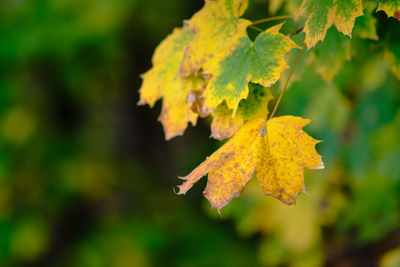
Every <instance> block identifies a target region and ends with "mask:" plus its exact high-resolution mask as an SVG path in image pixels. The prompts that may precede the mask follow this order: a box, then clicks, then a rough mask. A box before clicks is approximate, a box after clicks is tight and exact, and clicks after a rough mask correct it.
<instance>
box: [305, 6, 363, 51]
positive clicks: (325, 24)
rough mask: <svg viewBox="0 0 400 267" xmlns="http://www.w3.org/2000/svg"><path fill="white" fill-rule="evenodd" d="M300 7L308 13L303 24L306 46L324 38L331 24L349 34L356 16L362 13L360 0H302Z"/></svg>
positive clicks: (310, 45) (311, 45)
mask: <svg viewBox="0 0 400 267" xmlns="http://www.w3.org/2000/svg"><path fill="white" fill-rule="evenodd" d="M301 9H302V10H303V12H304V13H306V14H307V15H309V18H308V19H307V21H306V24H305V26H304V32H305V33H306V40H305V43H306V44H307V46H308V47H313V46H314V45H315V44H316V43H317V42H318V41H322V40H324V38H325V34H326V31H327V30H328V29H329V28H330V27H331V26H332V25H335V26H336V28H337V29H338V30H339V31H340V32H342V33H343V34H345V35H349V36H351V32H352V29H353V26H354V21H355V19H356V17H358V16H361V15H363V12H362V0H304V2H303V5H302V7H301Z"/></svg>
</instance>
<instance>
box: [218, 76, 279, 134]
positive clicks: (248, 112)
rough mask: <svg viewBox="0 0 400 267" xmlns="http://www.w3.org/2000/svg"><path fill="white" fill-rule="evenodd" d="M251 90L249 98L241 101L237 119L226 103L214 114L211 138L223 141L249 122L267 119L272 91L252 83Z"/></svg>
mask: <svg viewBox="0 0 400 267" xmlns="http://www.w3.org/2000/svg"><path fill="white" fill-rule="evenodd" d="M249 88H250V92H249V96H248V97H247V99H243V100H242V101H240V103H239V108H238V111H237V113H236V116H235V117H233V116H232V110H230V109H228V107H227V106H226V104H225V102H224V103H222V104H220V105H219V106H218V107H217V108H216V109H215V110H214V111H213V112H212V114H211V115H212V117H213V120H212V123H211V136H212V137H213V138H215V139H218V140H222V139H225V138H228V137H231V136H232V135H233V134H235V133H236V132H237V131H238V130H239V129H240V127H241V126H242V125H243V123H245V122H246V121H247V120H251V119H255V118H266V117H267V115H268V103H269V101H270V100H271V99H272V94H271V91H270V89H269V88H266V87H264V86H262V85H259V84H254V83H250V84H249Z"/></svg>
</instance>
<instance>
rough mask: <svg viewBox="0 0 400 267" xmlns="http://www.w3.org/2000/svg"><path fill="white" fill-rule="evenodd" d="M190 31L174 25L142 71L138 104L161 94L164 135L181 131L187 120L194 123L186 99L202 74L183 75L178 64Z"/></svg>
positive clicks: (199, 83) (189, 105) (180, 132)
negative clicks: (171, 31) (148, 68)
mask: <svg viewBox="0 0 400 267" xmlns="http://www.w3.org/2000/svg"><path fill="white" fill-rule="evenodd" d="M192 38H193V33H192V32H191V31H190V30H189V29H187V28H182V29H175V30H174V32H173V33H172V34H171V35H169V36H168V37H167V38H166V39H165V40H164V41H163V42H162V43H161V44H160V45H159V46H158V47H157V49H156V51H155V53H154V56H153V60H152V61H153V68H152V69H150V70H149V71H148V72H146V73H145V74H143V84H142V87H141V89H140V102H139V103H140V104H149V105H150V106H153V105H154V103H155V102H156V101H157V100H158V99H159V98H163V104H162V111H161V115H160V117H159V120H160V121H161V123H162V124H163V126H164V131H165V138H166V139H170V138H172V137H174V136H177V135H182V134H183V132H184V131H185V129H186V127H187V124H188V122H191V123H192V124H193V125H195V124H196V120H197V114H196V113H194V112H193V111H192V110H191V105H192V103H190V102H189V101H187V98H188V95H189V94H190V92H191V91H195V90H200V88H201V87H202V86H203V80H202V78H199V77H197V78H195V77H189V78H182V77H180V76H179V75H178V74H179V66H180V63H181V60H182V58H183V51H184V48H185V47H186V45H187V44H188V43H189V42H190V40H192Z"/></svg>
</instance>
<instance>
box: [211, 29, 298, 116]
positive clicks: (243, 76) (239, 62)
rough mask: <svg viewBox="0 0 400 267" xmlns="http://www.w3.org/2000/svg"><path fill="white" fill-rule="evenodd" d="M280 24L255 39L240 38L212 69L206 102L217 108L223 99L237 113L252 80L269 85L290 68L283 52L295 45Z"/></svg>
mask: <svg viewBox="0 0 400 267" xmlns="http://www.w3.org/2000/svg"><path fill="white" fill-rule="evenodd" d="M280 28H281V25H277V26H274V27H272V28H270V29H268V30H266V31H264V32H262V33H260V34H259V35H258V36H257V37H256V39H255V41H254V42H252V41H251V40H250V39H249V38H248V37H247V36H245V37H242V38H240V42H239V43H238V44H237V46H236V47H235V49H234V50H233V51H232V52H231V53H230V54H229V55H228V56H227V57H226V58H224V59H223V60H222V61H220V62H219V63H218V64H216V65H215V66H214V67H213V68H211V69H210V70H211V73H212V77H211V79H210V80H209V82H208V84H207V87H206V89H205V91H204V94H203V96H204V105H205V107H206V108H207V109H209V110H214V109H215V108H216V107H217V106H218V105H219V104H221V103H222V102H223V101H224V100H225V102H226V105H227V107H228V108H229V109H232V110H233V116H234V115H235V114H236V111H237V108H238V105H239V102H240V100H242V99H245V98H247V96H248V92H249V89H248V84H249V82H253V83H258V84H261V85H263V86H265V87H270V86H271V85H272V84H274V83H275V82H276V81H277V80H278V79H279V77H280V74H281V72H282V71H283V70H284V69H286V68H287V67H288V65H287V63H286V61H285V59H284V55H285V54H286V53H287V52H288V51H289V50H291V49H292V48H294V47H295V46H296V44H295V43H294V42H293V41H292V40H291V39H290V38H289V37H287V36H285V35H283V34H281V33H279V29H280Z"/></svg>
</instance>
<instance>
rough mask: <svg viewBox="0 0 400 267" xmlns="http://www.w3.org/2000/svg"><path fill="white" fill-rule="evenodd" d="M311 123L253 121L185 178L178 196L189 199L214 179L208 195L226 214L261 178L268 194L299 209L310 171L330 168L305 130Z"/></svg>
mask: <svg viewBox="0 0 400 267" xmlns="http://www.w3.org/2000/svg"><path fill="white" fill-rule="evenodd" d="M309 121H310V120H307V119H303V118H301V117H294V116H282V117H276V118H272V119H270V120H268V121H265V120H264V119H263V118H257V119H254V120H251V121H248V122H247V123H246V124H244V125H243V127H242V128H241V129H240V130H239V131H238V132H237V133H236V134H235V135H234V136H233V137H232V138H231V139H230V140H229V141H228V142H227V143H226V144H224V145H223V146H222V147H221V148H220V149H218V150H217V151H216V152H214V153H213V154H212V155H211V156H210V157H208V158H207V159H206V160H205V161H204V162H203V163H201V164H200V165H199V166H198V167H197V168H196V169H194V170H193V171H192V172H191V173H190V174H189V175H187V176H185V177H181V179H183V180H186V181H185V182H184V183H183V184H182V185H180V186H179V187H178V188H179V192H178V194H185V193H186V192H187V191H188V190H189V189H190V188H191V187H192V186H193V185H194V184H195V183H196V182H197V181H198V180H199V179H200V178H202V177H203V176H204V175H206V174H208V182H207V186H206V189H205V190H204V192H203V194H204V196H205V197H206V198H207V199H208V200H209V201H210V203H211V205H212V206H213V207H215V208H217V209H218V212H220V210H221V208H222V207H224V206H225V205H226V204H228V203H229V201H230V200H231V199H232V198H234V197H237V196H239V195H240V193H241V192H242V190H243V189H244V187H245V186H246V184H247V183H248V181H249V180H250V179H251V178H252V177H253V175H254V173H256V176H257V178H258V180H259V182H260V185H261V188H262V190H263V192H264V194H266V195H270V196H273V197H275V198H277V199H280V200H281V201H282V202H284V203H286V204H294V203H295V202H296V198H297V196H298V195H299V194H300V193H301V192H305V187H304V173H303V172H304V168H309V169H320V168H323V167H324V165H323V162H322V160H321V156H320V155H319V154H318V153H317V151H316V150H315V145H316V144H317V143H318V142H319V141H318V140H315V139H313V138H312V137H310V136H309V135H308V134H306V133H305V132H304V131H303V130H302V128H303V127H304V126H305V125H307V124H308V123H309Z"/></svg>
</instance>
